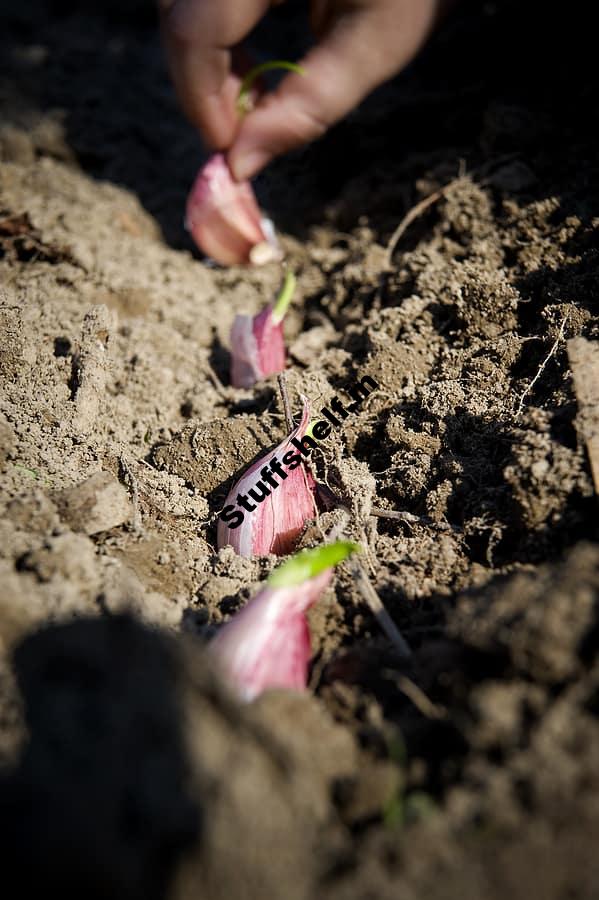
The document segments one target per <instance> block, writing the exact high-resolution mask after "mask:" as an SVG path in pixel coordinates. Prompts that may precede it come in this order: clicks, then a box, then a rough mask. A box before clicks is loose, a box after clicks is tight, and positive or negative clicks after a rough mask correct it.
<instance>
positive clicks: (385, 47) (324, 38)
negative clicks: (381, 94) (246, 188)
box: [159, 0, 451, 181]
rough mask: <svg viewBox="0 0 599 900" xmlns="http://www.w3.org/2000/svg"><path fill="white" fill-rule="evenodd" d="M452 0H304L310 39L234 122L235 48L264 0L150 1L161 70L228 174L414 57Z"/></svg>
mask: <svg viewBox="0 0 599 900" xmlns="http://www.w3.org/2000/svg"><path fill="white" fill-rule="evenodd" d="M450 2H451V0H312V2H311V3H310V15H311V22H312V27H313V30H314V33H315V35H316V37H317V40H316V43H315V45H314V46H313V47H312V49H311V50H310V51H309V53H308V54H307V55H306V57H305V58H304V59H303V60H300V64H301V65H302V67H303V68H304V70H305V75H303V76H302V75H299V74H295V73H290V74H289V75H287V76H286V77H284V78H283V79H282V81H281V83H280V84H279V86H278V87H277V89H276V90H275V91H272V92H270V93H268V94H265V95H264V96H263V97H261V98H260V100H259V102H258V103H257V104H256V106H255V108H254V110H252V112H250V113H249V114H247V115H246V116H245V117H244V118H243V119H242V120H241V121H240V119H239V116H238V114H237V112H236V109H235V101H236V98H237V94H238V92H239V85H240V78H239V77H238V75H236V74H235V71H234V48H235V47H236V46H237V45H239V44H240V43H241V42H242V41H243V39H244V38H245V37H247V35H248V34H249V32H250V31H251V30H252V29H253V27H254V26H255V25H256V24H257V23H258V22H259V21H260V19H261V18H262V17H263V16H264V15H265V13H266V12H267V10H268V8H269V7H270V6H271V5H273V4H272V3H271V0H159V5H160V9H161V18H162V30H163V34H164V40H165V45H166V49H167V54H168V58H169V63H170V68H171V72H172V76H173V80H174V83H175V87H176V90H177V93H178V95H179V98H180V100H181V104H182V106H183V109H184V110H185V112H186V114H187V115H188V117H189V119H190V120H191V122H192V123H193V124H194V125H196V126H197V128H198V129H199V130H200V131H201V132H202V135H203V136H204V139H205V141H206V143H207V144H208V145H209V146H210V147H211V148H212V149H214V150H221V151H224V152H227V154H228V161H229V165H230V167H231V171H232V172H233V176H234V178H236V179H237V180H238V181H241V180H243V179H246V178H251V177H253V176H254V175H256V174H257V172H259V171H260V170H261V169H262V168H264V166H265V165H267V164H268V163H269V162H270V160H271V159H273V157H275V156H278V155H279V154H281V153H285V152H286V151H287V150H291V149H292V148H294V147H298V146H300V145H302V144H306V143H308V142H309V141H313V140H315V139H316V138H318V137H320V136H321V135H322V134H324V132H325V131H326V130H327V129H328V128H329V127H330V126H331V125H333V124H334V123H335V122H337V121H338V120H339V119H341V118H343V116H345V115H346V114H347V113H349V112H350V111H351V110H352V109H353V108H354V107H355V106H356V105H357V104H358V103H360V101H361V100H362V99H363V98H364V97H365V96H366V95H367V94H369V93H370V92H371V91H372V90H374V88H376V87H377V86H378V85H380V84H382V83H383V82H384V81H386V80H388V79H389V78H391V77H392V76H393V75H395V74H397V73H398V72H399V71H401V69H403V68H404V67H405V66H406V65H407V64H408V63H409V62H410V60H412V59H413V57H414V56H415V55H416V54H417V52H418V51H419V50H420V48H421V47H422V45H423V44H424V43H425V41H426V39H427V38H428V36H429V35H430V33H431V31H432V30H433V28H434V26H435V23H436V22H437V20H438V18H439V16H440V15H441V13H442V12H443V10H444V8H445V7H446V6H448V5H449V4H450Z"/></svg>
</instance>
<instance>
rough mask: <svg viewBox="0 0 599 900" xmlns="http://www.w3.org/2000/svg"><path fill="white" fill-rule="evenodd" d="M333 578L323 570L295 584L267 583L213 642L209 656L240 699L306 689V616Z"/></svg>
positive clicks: (309, 654)
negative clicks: (267, 692)
mask: <svg viewBox="0 0 599 900" xmlns="http://www.w3.org/2000/svg"><path fill="white" fill-rule="evenodd" d="M331 575H332V569H327V570H326V571H324V572H322V573H320V574H319V575H317V576H316V577H315V578H311V579H309V580H308V581H306V582H304V584H301V585H298V586H294V587H269V586H268V585H267V586H266V587H265V588H264V589H263V590H261V591H260V592H259V593H258V594H256V596H255V597H253V598H252V599H251V600H250V601H249V602H248V604H247V605H246V606H245V607H244V608H243V609H242V610H240V611H239V612H238V613H236V614H235V615H234V616H233V618H232V619H231V620H230V621H229V622H227V624H226V625H224V626H223V627H222V628H221V630H220V631H219V632H218V634H217V635H216V637H215V638H214V639H213V640H212V641H211V643H210V645H209V646H210V650H211V653H212V654H213V655H214V656H215V657H216V659H217V660H218V664H219V667H220V668H221V670H222V672H223V674H224V675H225V677H226V678H227V680H228V681H229V682H230V683H231V684H232V686H233V687H234V688H236V689H237V691H238V693H239V694H240V695H241V697H242V698H243V699H244V700H253V699H254V698H255V697H256V696H258V694H260V693H262V691H265V690H267V689H270V688H288V689H290V690H302V689H304V688H305V687H306V682H307V674H308V665H309V662H310V656H311V647H310V632H309V629H308V623H307V621H306V617H305V612H306V610H307V609H309V608H310V606H312V604H313V603H315V602H316V600H318V598H319V596H320V594H321V593H322V592H323V591H324V589H325V588H326V586H327V585H328V583H329V581H330V579H331Z"/></svg>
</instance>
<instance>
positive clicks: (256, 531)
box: [216, 397, 316, 556]
mask: <svg viewBox="0 0 599 900" xmlns="http://www.w3.org/2000/svg"><path fill="white" fill-rule="evenodd" d="M302 401H303V404H304V408H303V414H302V420H301V422H300V424H299V425H298V426H297V428H295V429H294V431H292V432H291V434H290V435H289V436H288V437H286V438H285V439H284V440H283V441H281V443H280V444H278V446H277V447H275V448H274V450H270V451H269V452H268V453H266V454H265V455H264V456H262V457H260V459H259V460H257V462H255V463H254V464H253V465H252V466H250V468H249V469H248V470H247V471H246V472H244V474H243V475H242V477H241V478H240V479H239V480H238V481H237V482H236V483H235V484H234V485H233V487H232V488H231V490H230V491H229V494H228V496H227V499H226V500H225V504H224V507H223V510H222V512H221V515H220V517H219V520H218V528H217V538H216V542H217V546H218V548H219V549H220V548H221V547H225V546H226V545H227V544H230V545H231V546H232V547H233V549H234V550H235V551H236V552H237V553H239V555H240V556H266V555H268V554H269V553H276V554H277V555H278V556H283V555H284V554H286V553H290V552H292V551H293V549H294V548H295V545H296V542H297V539H298V537H299V536H300V534H301V532H302V530H303V528H304V525H305V524H306V522H307V521H308V519H311V518H313V517H314V515H315V512H316V482H315V481H314V478H313V476H312V474H311V473H310V472H309V471H308V470H307V469H306V468H305V467H304V466H303V465H302V454H301V452H298V447H296V446H294V445H293V444H292V443H291V441H292V440H293V439H297V438H298V436H299V437H300V438H301V437H303V436H304V435H305V433H306V429H307V427H308V422H309V420H310V406H309V404H308V401H307V399H306V398H305V397H302Z"/></svg>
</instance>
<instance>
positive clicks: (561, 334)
mask: <svg viewBox="0 0 599 900" xmlns="http://www.w3.org/2000/svg"><path fill="white" fill-rule="evenodd" d="M567 321H568V313H566V315H565V316H564V318H563V319H562V324H561V325H560V329H559V332H558V335H557V337H556V339H555V341H554V342H553V345H552V347H551V350H550V351H549V353H548V354H547V356H546V357H545V359H544V360H543V362H542V363H541V365H540V366H539V368H538V370H537V373H536V375H535V377H534V378H533V379H532V381H531V382H530V384H528V385H527V387H526V388H525V390H524V391H523V392H522V394H521V395H520V400H519V402H518V409H517V410H516V418H517V419H518V418H519V417H520V415H521V414H522V410H523V408H524V400H525V398H526V397H527V396H528V394H530V392H531V391H532V389H533V387H534V386H535V384H536V383H537V381H538V380H539V378H540V377H541V375H542V374H543V372H544V371H545V366H546V365H547V363H548V362H549V360H550V359H551V357H552V356H553V355H554V354H555V352H556V350H557V348H558V347H559V345H560V341H563V339H564V329H565V327H566V322H567Z"/></svg>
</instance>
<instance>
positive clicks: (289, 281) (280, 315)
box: [272, 269, 297, 325]
mask: <svg viewBox="0 0 599 900" xmlns="http://www.w3.org/2000/svg"><path fill="white" fill-rule="evenodd" d="M296 283H297V282H296V278H295V275H294V274H293V272H292V271H290V270H289V269H288V270H287V272H286V273H285V281H284V282H283V287H282V288H281V291H280V293H279V296H278V297H277V299H276V300H275V304H274V306H273V310H272V320H273V322H274V323H275V325H278V324H279V322H282V321H283V319H284V317H285V313H286V312H287V309H288V308H289V304H290V303H291V298H292V297H293V292H294V291H295V285H296Z"/></svg>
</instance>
